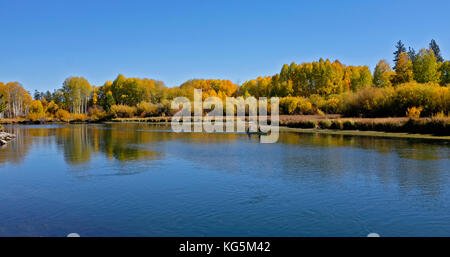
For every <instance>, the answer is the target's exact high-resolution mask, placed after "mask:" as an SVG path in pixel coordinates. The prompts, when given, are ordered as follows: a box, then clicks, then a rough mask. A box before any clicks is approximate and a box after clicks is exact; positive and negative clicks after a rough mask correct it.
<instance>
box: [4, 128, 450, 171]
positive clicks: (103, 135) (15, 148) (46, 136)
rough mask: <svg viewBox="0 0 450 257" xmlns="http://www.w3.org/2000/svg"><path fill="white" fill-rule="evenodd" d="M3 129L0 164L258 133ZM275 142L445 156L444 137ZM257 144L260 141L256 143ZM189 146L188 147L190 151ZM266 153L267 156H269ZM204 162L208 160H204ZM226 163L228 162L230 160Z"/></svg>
mask: <svg viewBox="0 0 450 257" xmlns="http://www.w3.org/2000/svg"><path fill="white" fill-rule="evenodd" d="M6 129H7V131H9V132H12V133H14V134H16V135H17V138H16V139H15V140H14V141H12V142H11V143H10V144H9V145H8V146H4V147H2V149H0V152H1V155H0V163H5V162H10V163H20V162H21V160H23V159H24V158H25V156H26V155H27V153H28V151H29V149H30V148H31V147H32V146H33V145H35V144H42V145H51V144H54V143H56V144H57V145H58V147H59V148H60V149H61V150H62V152H63V153H64V157H65V160H66V162H67V163H69V164H73V165H76V164H80V163H86V162H89V161H90V160H91V157H92V155H93V154H95V153H103V154H105V155H106V156H107V157H108V158H110V159H116V160H119V161H123V162H126V161H131V160H133V161H134V160H155V159H158V158H161V155H163V154H164V151H157V150H156V148H154V147H152V145H157V144H158V143H159V142H164V141H171V140H175V141H179V142H184V143H192V144H199V145H203V144H209V145H215V144H224V145H226V144H230V143H233V142H236V141H237V140H241V141H244V142H251V143H258V142H259V140H258V137H257V136H251V137H247V136H246V135H244V134H235V133H221V134H213V133H208V134H206V133H172V132H171V131H170V126H168V125H148V124H140V123H127V124H114V123H113V124H103V125H100V124H73V125H42V126H7V127H6ZM279 144H284V145H292V146H301V147H303V148H305V147H310V148H314V147H321V149H322V150H324V149H325V148H327V149H335V148H338V147H341V148H342V147H343V148H361V149H365V150H370V151H377V152H378V153H385V154H389V153H394V154H396V156H398V157H400V158H407V159H413V160H438V159H449V158H450V151H449V148H448V142H446V141H437V142H436V141H426V140H418V139H410V140H408V139H384V138H377V137H359V136H346V135H327V134H318V133H317V134H302V133H292V132H289V133H281V135H280V138H279V141H278V145H279ZM194 147H195V145H194ZM261 147H265V146H263V145H261ZM200 149H201V147H200ZM191 150H192V149H189V151H191ZM235 150H236V149H235ZM335 153H336V154H334V155H329V156H328V157H330V158H337V160H336V161H332V165H333V166H332V167H330V168H333V169H334V170H339V166H340V165H339V159H340V158H341V156H340V153H339V151H335ZM209 154H210V156H209V155H208V152H202V155H203V156H204V157H205V158H206V159H208V158H209V157H213V156H214V153H209ZM272 154H273V153H272ZM275 154H276V153H275ZM205 155H206V156H205ZM246 155H248V153H247V154H246ZM208 156H209V157H208ZM268 157H269V158H270V156H268ZM281 157H282V156H281ZM244 158H245V156H244ZM284 159H285V160H286V162H285V163H286V164H288V163H289V158H288V157H287V159H286V157H285V158H284ZM315 161H316V160H313V159H311V158H308V157H305V158H303V159H302V160H301V162H302V163H306V164H308V163H309V162H315ZM387 161H388V160H387ZM205 162H208V161H207V160H205ZM295 162H298V161H295ZM295 162H294V165H295ZM388 162H389V161H388ZM228 164H229V165H232V163H230V162H228ZM324 165H325V164H324ZM380 165H381V166H383V163H380ZM386 165H387V164H386ZM390 165H393V164H390Z"/></svg>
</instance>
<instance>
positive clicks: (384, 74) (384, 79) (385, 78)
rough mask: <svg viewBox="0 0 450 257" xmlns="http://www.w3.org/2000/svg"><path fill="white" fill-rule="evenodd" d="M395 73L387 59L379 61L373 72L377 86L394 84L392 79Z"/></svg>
mask: <svg viewBox="0 0 450 257" xmlns="http://www.w3.org/2000/svg"><path fill="white" fill-rule="evenodd" d="M393 75H394V72H393V71H392V69H391V67H390V66H389V64H388V63H387V61H385V60H381V61H379V62H378V64H377V66H376V67H375V70H374V72H373V83H374V84H375V85H376V86H377V87H389V86H392V83H391V79H392V76H393Z"/></svg>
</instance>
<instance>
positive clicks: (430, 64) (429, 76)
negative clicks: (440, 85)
mask: <svg viewBox="0 0 450 257" xmlns="http://www.w3.org/2000/svg"><path fill="white" fill-rule="evenodd" d="M413 71H414V79H415V80H416V81H417V82H419V83H427V82H439V79H440V72H439V70H438V63H437V62H436V57H435V56H434V52H433V50H431V49H429V50H426V49H421V50H420V51H419V53H418V54H417V57H416V60H415V61H414V63H413Z"/></svg>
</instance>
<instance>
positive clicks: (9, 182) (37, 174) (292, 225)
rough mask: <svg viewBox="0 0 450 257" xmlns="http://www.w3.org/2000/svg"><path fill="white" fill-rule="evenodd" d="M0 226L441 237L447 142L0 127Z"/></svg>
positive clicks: (447, 220) (446, 209)
mask: <svg viewBox="0 0 450 257" xmlns="http://www.w3.org/2000/svg"><path fill="white" fill-rule="evenodd" d="M6 130H7V131H9V132H13V133H15V134H16V135H17V138H16V139H15V140H14V141H12V142H10V143H9V144H8V145H7V146H5V147H3V148H1V149H0V236H66V235H67V234H69V233H72V232H75V233H78V234H80V235H81V236H366V235H367V234H368V233H371V232H375V233H378V234H380V235H382V236H450V144H449V143H448V142H445V141H424V140H417V139H416V140H412V139H410V140H408V139H384V138H375V137H359V136H342V135H323V134H303V133H292V132H282V133H281V134H280V138H279V141H278V143H275V144H260V143H259V139H258V136H257V135H252V136H250V137H249V136H247V135H246V134H231V133H221V134H219V133H174V132H171V130H170V127H168V126H164V125H149V124H137V123H135V124H132V123H128V124H89V125H88V124H73V125H27V126H25V125H24V126H6Z"/></svg>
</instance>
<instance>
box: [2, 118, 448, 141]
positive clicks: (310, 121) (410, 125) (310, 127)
mask: <svg viewBox="0 0 450 257" xmlns="http://www.w3.org/2000/svg"><path fill="white" fill-rule="evenodd" d="M171 118H172V117H145V118H141V117H133V118H113V119H108V120H89V119H88V120H84V121H79V120H72V121H69V122H63V121H58V120H52V121H45V122H35V121H34V122H32V121H28V120H26V119H24V118H17V119H2V120H0V123H3V124H5V123H6V124H42V123H46V124H55V123H80V122H83V123H103V122H112V123H116V122H117V123H130V122H137V123H157V124H169V123H170V122H171ZM268 118H269V120H270V117H268ZM224 119H225V118H224ZM248 119H249V117H248V116H246V120H247V121H248ZM224 121H225V120H224ZM279 124H280V127H281V130H283V131H296V132H301V133H323V134H340V135H353V136H377V137H394V138H421V139H439V140H450V118H448V117H445V118H416V119H411V118H407V117H395V118H344V117H341V116H340V115H336V114H333V115H280V121H279Z"/></svg>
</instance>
